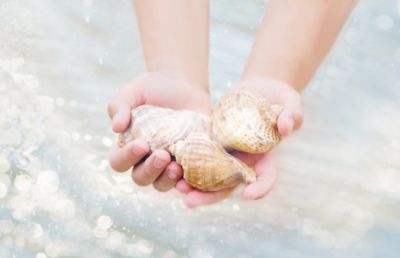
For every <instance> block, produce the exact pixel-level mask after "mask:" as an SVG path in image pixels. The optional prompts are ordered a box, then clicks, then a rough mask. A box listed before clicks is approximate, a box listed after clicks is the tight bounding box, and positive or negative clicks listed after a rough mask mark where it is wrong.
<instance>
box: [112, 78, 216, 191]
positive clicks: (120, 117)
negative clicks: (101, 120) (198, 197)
mask: <svg viewBox="0 0 400 258" xmlns="http://www.w3.org/2000/svg"><path fill="white" fill-rule="evenodd" d="M143 104H149V105H155V106H159V107H166V108H172V109H176V110H180V109H189V110H193V111H197V112H201V113H205V114H209V113H210V109H211V105H210V96H209V92H208V88H207V85H195V84H193V83H190V82H188V81H187V80H185V79H184V78H181V77H178V76H174V75H171V74H168V73H161V72H156V73H147V74H145V75H143V76H141V77H139V78H137V79H136V80H135V81H133V82H131V83H129V84H127V85H126V86H124V87H123V88H121V89H120V90H119V91H118V93H117V94H116V95H115V96H114V97H113V98H112V99H111V101H110V102H109V104H108V107H107V111H108V114H109V117H110V119H111V126H112V129H113V131H114V132H116V133H121V132H123V131H124V130H125V129H126V128H127V127H128V126H129V123H130V119H131V115H130V112H131V110H132V109H134V108H135V107H138V106H140V105H143ZM149 152H150V148H149V146H148V144H147V143H146V142H145V141H142V140H134V141H132V142H129V143H128V144H126V145H125V146H123V147H119V146H117V145H116V146H114V147H113V149H112V150H111V153H110V157H109V161H110V165H111V167H112V168H113V169H114V170H115V171H118V172H123V171H127V170H129V169H130V168H132V167H134V169H132V179H133V181H134V182H135V183H136V184H138V185H140V186H147V185H150V184H153V186H154V188H155V189H157V190H159V191H168V190H169V189H171V188H172V187H174V186H175V184H176V182H177V181H178V180H179V179H180V178H182V174H183V172H182V168H181V167H180V166H179V165H178V164H177V163H176V162H174V161H172V160H171V156H170V154H169V153H168V152H167V151H165V150H155V151H154V152H153V153H151V154H150V156H148V157H147V158H146V159H145V160H144V158H145V157H146V156H147V155H148V154H149Z"/></svg>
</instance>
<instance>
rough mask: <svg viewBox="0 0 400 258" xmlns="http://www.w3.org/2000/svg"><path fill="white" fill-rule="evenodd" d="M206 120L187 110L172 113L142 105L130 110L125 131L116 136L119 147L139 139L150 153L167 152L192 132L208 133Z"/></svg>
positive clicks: (205, 117)
mask: <svg viewBox="0 0 400 258" xmlns="http://www.w3.org/2000/svg"><path fill="white" fill-rule="evenodd" d="M208 131H209V118H208V116H206V115H203V114H200V113H197V112H192V111H188V110H172V109H168V108H160V107H155V106H151V105H142V106H139V107H137V108H135V109H133V110H132V112H131V123H130V125H129V127H128V129H127V130H126V131H125V132H123V133H121V134H120V135H119V144H120V146H122V145H124V144H126V143H128V142H130V141H132V140H135V139H141V140H144V141H146V142H147V143H148V144H149V145H150V149H151V150H152V151H154V150H156V149H165V150H166V149H167V148H168V147H169V146H170V145H171V144H173V143H175V142H177V141H179V140H183V139H185V138H186V137H187V136H188V135H189V134H190V133H192V132H203V133H208Z"/></svg>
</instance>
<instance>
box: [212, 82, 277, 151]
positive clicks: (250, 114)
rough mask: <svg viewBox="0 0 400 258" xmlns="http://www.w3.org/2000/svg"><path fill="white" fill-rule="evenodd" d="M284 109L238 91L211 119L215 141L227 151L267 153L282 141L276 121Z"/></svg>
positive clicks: (229, 96) (224, 99) (219, 106)
mask: <svg viewBox="0 0 400 258" xmlns="http://www.w3.org/2000/svg"><path fill="white" fill-rule="evenodd" d="M282 109H283V107H282V106H279V105H275V104H274V105H271V104H270V103H268V101H267V100H266V99H265V98H264V97H263V96H261V95H258V94H256V93H253V92H250V91H247V90H243V89H241V90H236V91H232V92H231V93H228V94H227V95H225V96H224V97H223V98H222V99H221V100H220V101H219V102H218V103H217V105H216V107H215V108H214V111H213V115H212V119H211V132H212V138H213V140H216V141H217V142H219V143H221V144H222V145H223V147H224V148H225V149H227V150H232V149H234V150H239V151H243V152H247V153H264V152H266V151H269V150H271V149H272V147H274V146H275V145H276V144H277V143H278V142H279V141H280V139H281V136H280V134H279V132H278V128H277V118H278V115H279V114H280V112H281V111H282Z"/></svg>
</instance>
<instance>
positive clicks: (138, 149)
mask: <svg viewBox="0 0 400 258" xmlns="http://www.w3.org/2000/svg"><path fill="white" fill-rule="evenodd" d="M132 152H133V154H135V155H137V156H142V155H144V154H146V150H144V149H143V148H142V147H139V146H133V147H132Z"/></svg>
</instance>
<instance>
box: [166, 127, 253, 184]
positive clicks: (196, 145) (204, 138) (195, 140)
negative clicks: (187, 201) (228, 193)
mask: <svg viewBox="0 0 400 258" xmlns="http://www.w3.org/2000/svg"><path fill="white" fill-rule="evenodd" d="M170 152H171V153H172V154H173V155H174V156H175V158H176V162H177V163H178V164H180V165H181V166H182V168H183V172H184V176H183V177H184V179H185V181H186V182H187V183H189V184H190V185H192V186H194V187H196V188H198V189H201V190H204V191H218V190H221V189H225V188H230V187H234V186H236V185H238V184H239V183H242V182H244V183H247V184H249V183H253V182H255V180H256V175H255V172H254V171H253V170H252V169H251V168H250V167H248V166H247V165H246V164H244V163H243V162H241V161H240V160H238V159H236V158H235V157H233V156H231V155H230V154H229V153H227V152H226V151H225V150H224V149H223V147H222V146H221V145H220V144H217V143H215V142H214V141H212V140H211V139H210V137H209V136H208V135H206V134H204V133H192V134H190V135H189V136H188V137H187V138H186V139H185V140H183V141H179V142H177V143H176V144H174V145H172V146H171V147H170Z"/></svg>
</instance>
